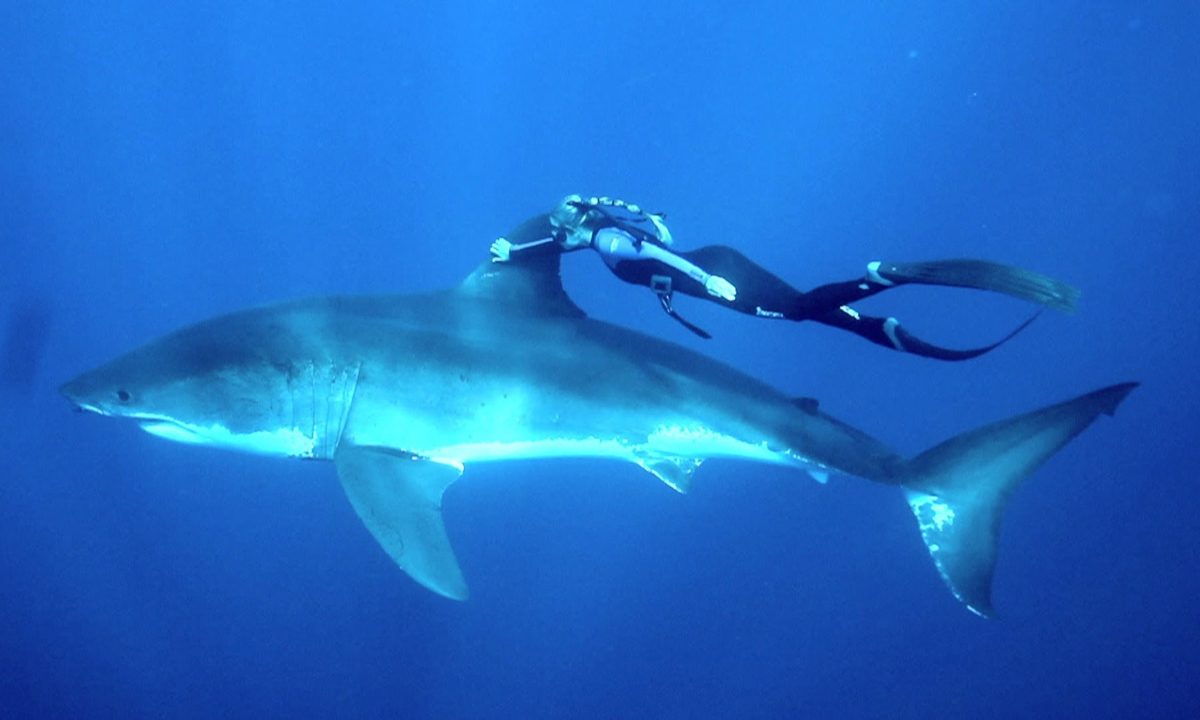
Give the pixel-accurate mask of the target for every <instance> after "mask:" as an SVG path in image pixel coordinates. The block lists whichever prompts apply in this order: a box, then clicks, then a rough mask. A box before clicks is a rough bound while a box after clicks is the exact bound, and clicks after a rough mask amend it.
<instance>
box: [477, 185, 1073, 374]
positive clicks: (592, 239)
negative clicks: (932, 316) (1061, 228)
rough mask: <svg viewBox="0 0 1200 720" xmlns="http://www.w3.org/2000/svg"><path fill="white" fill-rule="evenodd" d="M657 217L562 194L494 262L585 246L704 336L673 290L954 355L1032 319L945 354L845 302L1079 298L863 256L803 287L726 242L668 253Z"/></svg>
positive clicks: (963, 264) (1062, 301)
mask: <svg viewBox="0 0 1200 720" xmlns="http://www.w3.org/2000/svg"><path fill="white" fill-rule="evenodd" d="M665 217H666V216H665V214H663V213H651V212H647V211H645V210H643V209H642V208H640V207H638V206H637V205H634V204H632V203H626V202H623V201H621V200H615V199H610V198H607V197H591V198H582V197H580V196H578V195H569V196H567V197H566V198H564V199H563V200H562V201H561V202H560V203H559V204H558V205H557V206H556V207H555V208H554V210H553V211H551V212H550V213H546V214H542V215H538V216H536V217H534V218H531V219H530V220H528V221H526V222H524V223H522V224H521V225H520V226H519V227H517V228H516V229H515V230H513V231H512V232H511V233H509V235H508V236H506V237H501V238H497V239H496V240H495V242H493V243H492V246H491V253H492V261H493V262H520V261H521V260H523V259H526V258H535V257H540V256H544V255H546V254H548V253H560V254H561V253H566V252H572V251H575V250H582V249H585V248H590V249H592V250H595V251H596V252H597V253H598V254H599V255H600V257H601V258H602V259H603V260H604V263H605V264H606V265H607V266H608V268H609V269H610V270H611V271H612V272H613V274H614V275H616V276H617V277H618V278H620V279H622V280H624V281H625V282H628V283H633V284H635V285H644V286H646V287H649V288H650V289H651V290H652V291H654V293H655V294H656V295H657V296H658V299H659V303H660V304H661V306H662V308H663V310H665V311H666V313H667V314H668V315H670V316H671V317H672V318H674V319H675V320H677V321H679V322H680V323H681V324H683V325H684V326H685V327H687V328H688V329H689V330H691V331H692V332H694V333H696V334H697V335H699V336H701V337H703V338H710V337H711V336H710V335H709V334H708V333H707V332H705V331H704V330H703V329H701V328H699V327H697V326H696V325H694V324H692V323H690V322H688V321H687V320H685V319H684V318H683V317H681V316H680V315H679V313H678V312H676V310H675V307H674V304H673V302H672V296H673V294H674V293H675V292H681V293H683V294H685V295H690V296H692V297H696V298H701V299H705V300H710V301H712V302H715V303H717V304H718V305H722V306H724V307H728V308H730V309H733V310H736V311H738V312H741V313H746V314H748V315H755V316H758V317H765V318H775V319H782V320H792V321H795V322H802V321H804V320H813V321H816V322H818V323H821V324H823V325H829V326H832V327H836V328H840V329H842V330H848V331H850V332H852V333H854V334H856V335H858V336H859V337H862V338H865V339H867V340H869V341H871V342H873V343H875V344H877V345H881V346H883V347H886V348H891V349H893V350H898V351H900V352H906V353H911V354H913V355H919V356H921V357H928V358H935V359H938V360H952V361H953V360H968V359H971V358H974V357H978V356H980V355H983V354H984V353H986V352H989V351H991V350H994V349H995V348H997V347H999V346H1000V345H1002V344H1003V343H1005V342H1006V341H1008V340H1009V339H1010V338H1012V337H1013V336H1014V335H1016V334H1017V333H1018V332H1020V331H1021V330H1023V329H1024V328H1025V327H1026V326H1027V325H1028V324H1029V323H1030V322H1032V321H1033V319H1034V318H1030V319H1029V320H1026V321H1025V322H1024V323H1022V324H1021V325H1020V326H1018V327H1017V329H1016V330H1013V331H1012V332H1011V333H1009V334H1008V335H1007V336H1005V337H1004V338H1002V339H1001V340H999V341H998V342H995V343H993V344H991V345H987V346H985V347H980V348H974V349H970V350H953V349H949V348H943V347H939V346H937V345H933V344H931V343H928V342H925V341H924V340H921V339H920V338H918V337H916V336H914V335H913V334H912V333H910V332H908V331H907V330H905V329H904V328H903V327H902V326H901V325H900V323H899V322H898V321H897V320H896V318H894V317H874V316H870V315H863V314H862V313H859V312H858V311H856V310H855V309H854V308H852V307H850V304H851V303H854V302H857V301H859V300H863V299H865V298H868V297H871V296H872V295H877V294H879V293H881V292H883V291H885V290H888V289H890V288H894V287H899V286H901V285H942V286H950V287H962V288H973V289H977V290H989V291H992V292H998V293H1003V294H1005V295H1010V296H1012V297H1016V298H1020V299H1022V300H1028V301H1030V302H1034V303H1036V304H1038V305H1042V306H1044V307H1048V308H1053V309H1056V310H1061V311H1064V312H1071V311H1073V310H1074V308H1075V302H1076V301H1077V300H1078V298H1079V290H1077V289H1076V288H1074V287H1072V286H1070V285H1067V284H1066V283H1063V282H1060V281H1058V280H1055V279H1053V278H1050V277H1047V276H1045V275H1042V274H1040V273H1036V272H1032V271H1029V270H1024V269H1022V268H1019V267H1015V266H1012V265H1005V264H1002V263H996V262H991V261H988V260H974V259H954V260H934V261H930V262H918V263H885V262H871V263H868V264H867V272H866V274H865V275H864V276H863V277H861V278H858V279H856V280H849V281H846V282H837V283H830V284H828V285H822V286H820V287H817V288H815V289H813V290H810V291H808V292H802V291H800V290H797V289H796V288H794V287H792V286H791V285H789V284H788V283H786V282H784V281H783V280H781V279H780V278H778V277H776V276H775V275H774V274H772V273H770V272H768V271H767V270H766V269H764V268H762V267H761V266H759V265H757V264H756V263H754V262H753V261H752V260H750V259H749V258H747V257H746V256H745V255H743V254H741V253H740V252H738V251H737V250H734V249H733V248H731V247H727V246H723V245H709V246H706V247H702V248H699V249H697V250H692V251H690V252H677V251H675V250H673V249H672V244H673V239H672V237H671V232H670V230H668V229H667V225H666V222H665ZM1034 317H1036V315H1035V316H1034Z"/></svg>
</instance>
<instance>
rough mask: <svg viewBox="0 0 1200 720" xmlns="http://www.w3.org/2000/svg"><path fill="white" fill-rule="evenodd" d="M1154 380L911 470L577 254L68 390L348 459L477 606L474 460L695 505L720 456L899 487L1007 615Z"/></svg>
mask: <svg viewBox="0 0 1200 720" xmlns="http://www.w3.org/2000/svg"><path fill="white" fill-rule="evenodd" d="M1134 387H1136V383H1125V384H1120V385H1113V386H1111V387H1108V388H1104V389H1102V390H1098V391H1095V392H1092V393H1089V394H1086V395H1082V396H1080V397H1077V398H1075V399H1073V400H1069V401H1067V402H1063V403H1060V404H1057V405H1052V406H1049V407H1046V408H1043V409H1041V410H1037V411H1034V412H1031V413H1027V414H1025V415H1020V416H1018V417H1015V418H1012V419H1009V420H1005V421H1001V422H998V423H994V424H992V425H988V426H986V427H983V428H979V429H977V430H974V431H972V432H968V433H965V434H963V435H960V436H958V437H956V438H953V439H951V440H949V441H947V442H945V443H943V444H941V445H938V446H937V447H934V448H933V449H931V450H929V451H927V452H925V453H923V454H921V455H918V456H917V457H915V458H912V459H908V458H904V457H901V456H900V455H898V454H896V453H895V452H893V451H892V450H890V449H889V448H888V447H887V446H886V445H884V444H882V443H881V442H879V441H877V440H875V439H873V438H872V437H870V436H869V435H867V434H865V433H863V432H862V431H860V430H857V429H855V428H853V427H851V426H849V425H847V424H845V423H843V422H841V421H839V420H836V419H834V418H832V417H830V416H829V415H827V414H825V413H824V412H821V411H820V409H819V408H818V406H817V403H816V402H815V401H813V400H810V399H797V398H790V397H787V396H785V395H783V394H782V393H780V392H778V391H777V390H775V389H773V388H771V387H770V386H768V385H766V384H764V383H761V382H759V381H757V380H755V379H753V378H751V377H749V376H747V375H745V374H743V373H741V372H738V371H737V370H734V369H733V368H731V367H728V366H726V365H723V364H721V363H718V362H716V361H714V360H711V359H709V358H706V357H704V356H702V355H700V354H697V353H695V352H692V351H690V350H688V349H685V348H683V347H680V346H678V345H675V344H672V343H670V342H665V341H662V340H658V339H655V338H652V337H648V336H645V335H642V334H639V333H636V332H633V331H630V330H627V329H624V328H621V327H617V326H615V325H611V324H608V323H604V322H599V321H596V320H592V319H590V318H588V317H586V316H585V315H584V313H583V312H582V311H581V310H579V309H578V308H577V307H576V306H575V305H574V304H573V303H572V302H571V301H570V299H569V298H568V297H567V296H566V294H565V293H564V292H563V290H562V285H561V282H560V279H559V274H558V259H557V258H554V259H552V260H545V261H542V262H540V263H539V264H522V265H511V264H493V263H490V262H486V263H484V264H483V265H482V266H481V267H480V268H479V269H477V270H476V271H475V272H474V273H473V274H472V275H471V276H470V277H468V278H467V279H466V280H465V281H464V282H463V283H462V284H461V285H460V286H458V287H457V288H454V289H452V290H446V291H442V292H435V293H429V294H420V295H389V296H361V297H353V296H332V297H317V298H310V299H303V300H296V301H292V302H285V303H282V304H278V305H272V306H268V307H262V308H255V309H250V310H243V311H240V312H235V313H232V314H229V315H225V316H222V317H217V318H214V319H210V320H206V321H203V322H200V323H198V324H196V325H192V326H190V327H187V328H184V329H181V330H178V331H176V332H174V333H171V334H168V335H166V336H164V337H161V338H159V339H157V340H154V341H152V342H150V343H148V344H147V345H145V346H143V347H141V348H138V349H136V350H133V351H132V352H129V353H127V354H125V355H122V356H120V357H118V358H116V359H114V360H112V361H110V362H108V363H106V364H104V365H101V366H100V367H98V368H96V369H94V370H91V371H89V372H86V373H84V374H83V375H80V376H79V377H77V378H75V379H74V380H72V381H70V382H68V383H66V384H65V385H63V386H62V388H61V391H62V393H63V394H64V395H65V396H66V397H67V398H68V399H69V400H70V401H71V402H73V403H74V404H75V405H76V406H77V407H78V408H80V409H83V410H87V411H92V412H96V413H99V414H101V415H105V416H110V417H119V418H127V419H131V420H134V421H136V422H138V423H139V424H140V425H141V426H142V427H143V428H144V429H145V430H147V431H148V432H151V433H153V434H155V435H159V436H162V437H165V438H168V439H171V440H176V441H180V442H187V443H194V444H200V445H209V446H217V447H224V448H228V449H235V450H241V451H247V452H255V453H264V454H269V455H276V456H282V457H295V458H309V459H317V460H330V461H332V462H333V463H334V464H335V466H336V468H337V473H338V476H339V478H340V480H341V482H342V486H343V488H344V490H345V492H346V496H347V498H348V499H349V500H350V502H351V504H352V505H353V507H354V509H355V511H356V512H357V513H358V515H359V517H360V518H361V519H362V521H363V523H364V524H365V525H366V527H367V529H368V530H369V531H370V532H371V533H372V535H373V536H374V537H375V539H376V540H377V541H378V542H379V544H380V545H381V546H382V547H383V549H384V550H385V551H386V552H387V553H388V554H389V555H390V556H391V558H392V559H393V560H394V561H395V562H396V563H397V564H398V565H399V566H400V567H401V568H402V569H404V571H405V572H407V573H408V574H409V575H410V576H412V577H413V578H414V579H415V580H416V581H417V582H419V583H421V584H422V585H424V586H426V587H428V588H430V589H431V590H433V591H435V592H438V593H440V594H442V595H444V596H446V597H450V598H455V599H465V598H466V596H467V586H466V583H465V582H464V580H463V577H462V574H461V572H460V571H459V568H458V563H457V561H456V559H455V557H454V554H453V551H452V550H451V548H450V543H449V540H448V538H447V536H446V531H445V528H444V526H443V524H442V517H441V498H442V493H443V492H444V491H445V489H446V488H447V487H448V486H449V485H450V483H452V482H454V480H456V479H457V478H458V477H459V475H460V474H461V472H462V470H463V467H464V466H465V465H469V464H471V463H474V462H486V461H502V460H507V459H514V458H549V457H604V458H615V459H621V460H626V461H629V462H634V463H637V464H638V465H640V466H641V467H643V468H645V469H646V470H647V471H649V472H650V473H652V474H653V475H655V476H656V477H658V478H659V479H661V480H662V481H664V482H665V483H667V484H668V485H670V486H671V487H673V488H674V489H676V490H678V491H680V492H686V491H687V489H688V487H689V485H690V483H691V479H692V475H693V473H694V472H695V470H696V469H697V468H698V467H699V466H700V464H701V463H702V462H703V461H704V460H706V459H708V458H713V457H724V458H740V459H744V460H751V461H758V462H768V463H776V464H783V465H789V466H794V467H797V468H802V469H806V470H808V471H809V472H810V473H811V474H812V475H813V476H814V477H816V478H817V479H820V480H823V479H824V477H825V475H826V473H828V472H837V473H842V474H847V475H854V476H858V477H861V478H865V479H867V480H871V481H875V482H879V483H885V484H889V485H896V486H898V487H899V488H901V489H902V490H903V491H904V492H905V494H906V496H907V498H908V502H909V505H910V507H911V508H912V510H913V513H914V515H915V516H916V518H917V524H918V528H919V530H920V532H921V535H922V537H923V538H924V540H925V543H926V546H927V547H928V549H929V552H930V555H931V556H932V557H933V560H934V562H935V565H936V566H937V568H938V570H939V572H940V573H941V575H942V578H943V579H944V580H945V582H946V584H947V585H948V586H949V588H950V590H951V591H952V592H953V593H954V595H955V596H956V597H957V598H959V600H961V601H962V602H963V603H964V604H966V605H967V607H968V608H970V609H971V610H972V611H974V612H975V613H977V614H979V615H982V616H990V615H991V614H992V602H991V581H992V573H993V568H994V566H995V559H996V543H997V537H998V533H999V526H1000V518H1001V514H1002V512H1003V509H1004V506H1005V504H1006V503H1007V500H1008V498H1009V496H1010V495H1011V493H1012V492H1013V491H1014V490H1015V489H1016V487H1017V486H1018V485H1019V484H1020V483H1021V481H1022V480H1024V479H1025V478H1026V477H1027V476H1028V475H1029V474H1031V473H1032V472H1033V471H1034V470H1035V469H1036V468H1037V467H1038V466H1039V465H1040V464H1041V463H1042V462H1044V461H1045V460H1046V459H1047V458H1049V457H1050V456H1051V455H1053V454H1054V453H1055V452H1056V451H1057V450H1058V449H1059V448H1061V447H1062V446H1063V445H1065V444H1066V443H1067V442H1068V441H1070V440H1071V439H1072V438H1073V437H1075V436H1076V435H1078V434H1079V433H1080V432H1082V431H1083V430H1084V429H1085V428H1086V427H1087V426H1088V425H1090V424H1091V423H1092V421H1093V420H1095V419H1096V418H1097V417H1098V416H1099V415H1100V414H1102V413H1103V414H1112V413H1113V411H1114V410H1115V409H1116V407H1117V405H1119V404H1120V403H1121V401H1122V400H1124V398H1125V397H1126V395H1128V394H1129V392H1131V391H1132V390H1133V388H1134Z"/></svg>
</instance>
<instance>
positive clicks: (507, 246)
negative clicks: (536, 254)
mask: <svg viewBox="0 0 1200 720" xmlns="http://www.w3.org/2000/svg"><path fill="white" fill-rule="evenodd" d="M511 254H512V243H510V242H509V241H507V240H505V239H504V238H496V241H495V242H493V243H492V262H494V263H496V262H508V261H509V259H510V258H511Z"/></svg>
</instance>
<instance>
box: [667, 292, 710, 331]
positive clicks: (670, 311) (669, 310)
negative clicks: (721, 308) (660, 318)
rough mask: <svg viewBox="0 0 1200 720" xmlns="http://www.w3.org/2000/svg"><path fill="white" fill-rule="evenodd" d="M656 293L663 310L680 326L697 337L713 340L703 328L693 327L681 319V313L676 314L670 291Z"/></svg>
mask: <svg viewBox="0 0 1200 720" xmlns="http://www.w3.org/2000/svg"><path fill="white" fill-rule="evenodd" d="M668 287H670V285H668ZM656 293H657V295H658V302H659V303H660V304H661V305H662V309H663V310H665V311H666V313H667V314H668V315H670V316H671V317H673V318H675V320H677V321H678V322H679V324H680V325H682V326H684V327H685V328H687V329H688V330H691V331H692V332H694V333H696V334H697V335H699V336H700V337H702V338H704V339H705V340H712V335H709V334H708V333H707V332H705V331H704V329H703V328H700V327H697V326H695V325H693V324H692V323H690V322H688V321H687V320H685V319H683V317H681V316H680V315H679V313H677V312H675V307H674V306H673V305H671V291H670V290H667V291H666V292H658V291H656Z"/></svg>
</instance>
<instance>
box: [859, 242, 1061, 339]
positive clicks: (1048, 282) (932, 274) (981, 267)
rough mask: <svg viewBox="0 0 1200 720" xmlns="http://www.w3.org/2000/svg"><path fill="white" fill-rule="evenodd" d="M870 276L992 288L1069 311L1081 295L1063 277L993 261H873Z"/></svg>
mask: <svg viewBox="0 0 1200 720" xmlns="http://www.w3.org/2000/svg"><path fill="white" fill-rule="evenodd" d="M867 277H869V278H872V279H874V278H879V279H881V280H882V281H883V283H884V284H889V283H890V284H895V285H904V284H909V283H914V284H919V285H948V286H951V287H963V288H974V289H977V290H991V291H993V292H998V293H1003V294H1005V295H1010V296H1012V297H1015V298H1020V299H1021V300H1028V301H1030V302H1034V303H1037V304H1038V305H1043V306H1045V307H1048V308H1051V309H1054V310H1060V311H1062V312H1066V313H1070V312H1074V311H1075V303H1076V302H1078V301H1079V294H1080V292H1079V289H1078V288H1076V287H1073V286H1071V285H1068V284H1067V283H1064V282H1062V281H1061V280H1055V279H1054V278H1052V277H1048V276H1046V275H1042V274H1041V273H1036V272H1033V271H1032V270H1025V269H1024V268H1019V267H1016V266H1015V265H1005V264H1004V263H998V262H992V261H990V260H972V259H956V260H932V261H929V262H917V263H879V262H873V263H871V264H870V265H868V266H867ZM1001 342H1003V341H1001Z"/></svg>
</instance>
